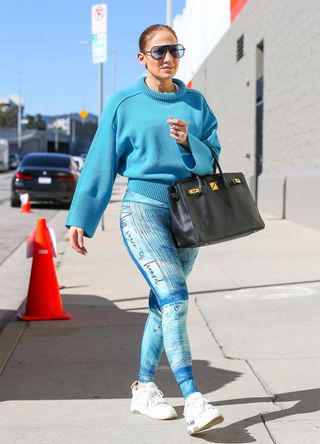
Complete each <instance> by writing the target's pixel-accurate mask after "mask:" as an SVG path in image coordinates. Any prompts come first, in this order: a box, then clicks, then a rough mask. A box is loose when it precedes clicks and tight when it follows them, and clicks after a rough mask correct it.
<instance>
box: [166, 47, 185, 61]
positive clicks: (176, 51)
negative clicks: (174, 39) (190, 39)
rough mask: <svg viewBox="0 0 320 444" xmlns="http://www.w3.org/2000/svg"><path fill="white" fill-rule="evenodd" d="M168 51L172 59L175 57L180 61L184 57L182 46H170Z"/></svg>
mask: <svg viewBox="0 0 320 444" xmlns="http://www.w3.org/2000/svg"><path fill="white" fill-rule="evenodd" d="M168 49H169V51H170V54H171V55H172V57H175V58H176V59H180V58H181V57H183V56H184V51H185V49H184V47H183V46H182V45H172V46H169V48H168Z"/></svg>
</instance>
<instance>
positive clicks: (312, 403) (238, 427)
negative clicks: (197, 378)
mask: <svg viewBox="0 0 320 444" xmlns="http://www.w3.org/2000/svg"><path fill="white" fill-rule="evenodd" d="M294 401H296V403H295V404H294V405H293V406H292V407H288V408H284V409H281V410H279V411H273V412H269V413H268V412H262V413H260V414H258V415H253V416H250V417H248V418H245V419H243V420H241V421H237V422H233V423H232V424H230V425H228V426H226V427H223V426H221V427H220V428H217V429H214V430H209V431H207V432H203V433H202V434H201V435H197V436H198V437H201V438H203V439H204V440H205V441H208V442H214V443H224V444H227V443H239V444H240V443H249V442H256V439H255V438H254V437H253V436H252V435H251V434H250V432H249V431H248V428H249V427H251V426H253V425H255V424H259V423H261V422H262V421H263V422H265V423H266V424H268V422H269V421H273V420H276V419H281V418H286V417H289V416H293V415H300V414H304V413H312V412H317V411H319V410H320V388H316V389H309V390H299V391H296V392H286V393H277V394H275V395H274V396H273V397H268V396H266V397H260V398H259V397H254V398H237V399H229V400H225V401H221V402H217V403H215V404H216V405H220V406H225V405H239V409H241V408H242V406H243V405H244V404H253V403H266V402H276V403H277V402H294ZM279 408H280V407H279ZM221 410H222V411H223V408H222V409H221Z"/></svg>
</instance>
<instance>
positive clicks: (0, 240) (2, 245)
mask: <svg viewBox="0 0 320 444" xmlns="http://www.w3.org/2000/svg"><path fill="white" fill-rule="evenodd" d="M13 174H14V171H9V172H5V173H1V174H0V233H1V236H0V265H1V264H2V263H3V262H4V261H5V260H7V259H8V258H9V257H10V256H11V255H12V254H13V252H14V251H15V250H16V249H17V248H18V247H19V246H20V245H21V244H22V243H23V242H24V241H25V240H26V237H27V236H28V234H29V233H30V232H31V230H32V229H33V228H34V226H35V224H36V221H37V219H38V218H39V217H45V218H46V219H47V221H50V219H52V217H54V216H55V215H56V214H57V213H58V212H59V211H64V212H65V213H66V210H62V209H60V208H58V207H57V206H54V205H49V204H46V205H42V204H41V205H40V204H36V205H32V208H31V210H32V213H30V214H22V213H20V209H19V208H12V207H11V205H10V187H11V178H12V176H13Z"/></svg>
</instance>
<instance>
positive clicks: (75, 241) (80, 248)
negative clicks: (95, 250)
mask: <svg viewBox="0 0 320 444" xmlns="http://www.w3.org/2000/svg"><path fill="white" fill-rule="evenodd" d="M69 241H70V244H71V247H72V248H73V249H74V250H76V251H77V252H78V253H80V254H83V255H86V254H87V249H86V247H85V246H84V243H83V228H81V227H70V230H69Z"/></svg>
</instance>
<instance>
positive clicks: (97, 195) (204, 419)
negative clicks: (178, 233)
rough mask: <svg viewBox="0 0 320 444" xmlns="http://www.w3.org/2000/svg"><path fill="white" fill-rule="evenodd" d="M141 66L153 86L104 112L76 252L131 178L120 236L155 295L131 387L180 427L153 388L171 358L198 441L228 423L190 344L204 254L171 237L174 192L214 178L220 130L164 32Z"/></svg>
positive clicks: (74, 213)
mask: <svg viewBox="0 0 320 444" xmlns="http://www.w3.org/2000/svg"><path fill="white" fill-rule="evenodd" d="M139 47H140V51H139V53H138V55H137V57H138V59H139V62H140V63H141V64H142V65H144V66H145V69H146V76H145V77H141V78H140V79H139V80H138V81H137V83H136V85H135V86H133V87H131V88H129V89H126V90H123V91H120V92H118V93H116V94H114V95H113V96H112V97H111V99H110V100H109V102H108V104H107V106H106V107H105V109H104V111H103V114H102V118H101V121H100V124H99V128H98V130H97V133H96V135H95V138H94V140H93V142H92V145H91V147H90V150H89V153H88V156H87V159H86V162H85V166H84V168H83V170H82V173H81V177H80V180H79V182H78V185H77V189H76V192H75V195H74V198H73V201H72V205H71V208H70V212H69V215H68V219H67V222H66V226H67V227H68V228H70V233H69V235H70V242H71V245H72V247H73V248H74V249H75V250H76V251H77V252H78V253H80V254H86V253H87V250H86V247H85V246H84V243H83V237H84V236H85V237H92V236H93V235H94V232H95V230H96V228H97V225H98V223H99V220H100V218H101V216H102V214H103V212H104V210H105V208H106V206H107V204H108V202H109V200H110V196H111V192H112V187H113V183H114V180H115V177H116V174H117V173H118V174H120V175H122V176H126V177H128V186H127V190H126V193H125V196H124V198H123V201H122V205H121V210H120V228H121V232H122V237H123V240H124V243H125V245H126V247H127V250H128V253H129V254H130V256H131V258H132V260H133V261H134V262H135V264H136V265H137V267H138V269H139V270H140V271H141V273H142V275H143V277H144V278H145V279H146V281H147V282H148V284H149V286H150V295H149V314H148V317H147V320H146V324H145V328H144V332H143V336H142V344H141V357H140V369H139V373H138V379H137V380H136V381H134V382H133V383H132V385H131V390H132V401H131V405H130V410H131V411H132V412H135V413H141V414H145V415H147V416H149V417H152V418H156V419H172V418H175V417H176V416H177V413H176V411H175V409H174V408H173V407H172V406H171V405H170V404H168V403H167V402H166V400H165V399H164V395H163V393H162V392H161V391H160V390H159V389H158V387H157V385H156V384H155V383H154V382H153V380H154V376H155V373H156V369H157V366H158V363H159V361H160V358H161V355H162V352H163V351H164V350H165V351H166V354H167V357H168V361H169V363H170V367H171V370H172V372H173V375H174V377H175V379H176V381H177V383H178V385H179V387H180V389H181V392H182V395H183V397H184V398H185V407H184V416H185V419H186V422H187V430H188V432H189V434H194V433H196V432H198V431H200V430H204V429H207V428H209V427H212V426H213V425H215V424H218V423H220V422H221V421H223V416H222V415H221V414H220V413H219V411H218V410H217V409H216V408H215V407H214V406H212V405H211V404H209V403H208V400H206V399H205V398H204V397H203V395H202V394H201V393H200V392H199V391H198V389H197V387H196V385H195V382H194V378H193V373H192V358H191V351H190V345H189V339H188V334H187V310H188V291H187V286H186V278H187V276H188V274H189V273H190V271H191V269H192V266H193V264H194V261H195V259H196V256H197V253H198V249H197V248H181V249H177V248H176V247H175V244H174V241H173V238H172V235H171V232H170V209H169V203H168V197H167V187H168V186H169V185H170V184H172V183H173V182H175V181H177V180H180V179H184V178H188V177H191V175H192V173H196V174H208V173H210V172H212V164H213V160H212V155H211V153H210V150H209V148H208V146H211V147H213V148H214V150H215V152H216V153H217V155H219V152H220V150H221V147H220V144H219V140H218V137H217V134H216V129H217V121H216V118H215V116H214V114H213V112H212V110H211V109H210V108H209V106H208V104H207V103H206V100H205V99H204V97H203V96H202V94H201V93H199V92H198V91H195V90H193V89H187V88H186V86H185V84H184V83H183V82H182V81H181V80H178V79H176V78H174V75H175V74H176V72H177V70H178V67H179V59H180V58H181V57H182V56H183V55H184V51H185V49H184V48H183V46H182V45H180V44H178V40H177V36H176V33H175V32H174V30H173V29H172V28H170V27H169V26H165V25H152V26H149V27H148V28H147V29H145V30H144V31H143V33H142V34H141V36H140V39H139Z"/></svg>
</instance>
